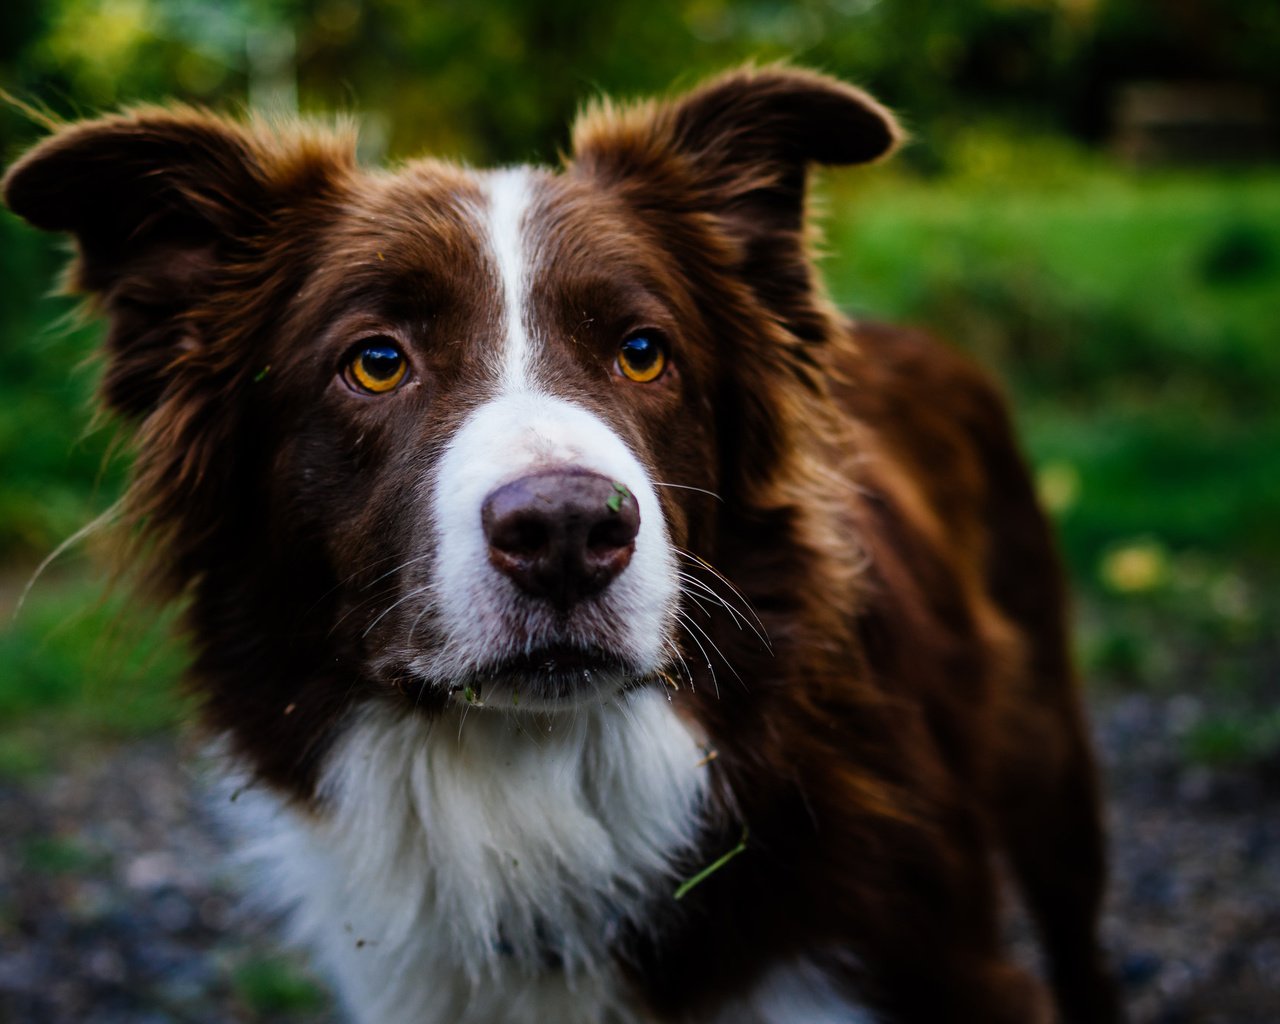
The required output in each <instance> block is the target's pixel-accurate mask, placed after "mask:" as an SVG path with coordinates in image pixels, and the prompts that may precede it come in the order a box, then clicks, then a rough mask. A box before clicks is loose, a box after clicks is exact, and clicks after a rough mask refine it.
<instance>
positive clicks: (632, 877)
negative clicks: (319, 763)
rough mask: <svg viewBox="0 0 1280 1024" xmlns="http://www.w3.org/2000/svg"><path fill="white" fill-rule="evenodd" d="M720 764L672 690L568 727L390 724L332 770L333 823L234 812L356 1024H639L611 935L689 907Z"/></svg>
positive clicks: (462, 720)
mask: <svg viewBox="0 0 1280 1024" xmlns="http://www.w3.org/2000/svg"><path fill="white" fill-rule="evenodd" d="M702 757H703V753H702V750H701V748H700V747H699V744H698V741H697V739H696V738H695V737H694V736H693V735H692V734H691V733H690V732H689V730H688V728H686V726H685V725H684V724H683V723H682V722H681V721H680V720H679V719H678V718H677V716H676V715H675V714H674V713H673V711H672V709H671V707H670V705H669V704H668V703H667V701H666V700H665V698H664V697H663V695H662V694H660V693H657V692H655V691H640V692H637V693H634V694H629V695H626V696H622V697H619V698H617V699H616V700H614V701H612V702H610V703H607V704H605V705H602V706H593V707H590V708H583V709H581V710H579V711H577V712H576V713H569V714H562V715H557V716H555V717H548V716H544V715H536V714H531V715H523V716H509V715H505V714H502V713H497V712H492V711H476V710H472V711H470V713H469V714H467V715H466V716H465V717H459V716H455V715H446V716H444V717H443V718H441V719H438V720H436V721H434V722H426V721H424V720H422V719H419V718H416V717H412V716H410V717H402V716H397V715H393V714H391V713H390V712H388V711H386V710H371V711H368V712H365V713H363V714H362V715H361V716H360V717H359V718H358V719H357V720H356V721H355V722H354V723H353V724H352V726H351V727H350V728H349V729H348V730H347V732H346V733H345V735H344V736H343V738H342V740H341V741H340V743H339V744H338V745H337V747H336V748H335V750H334V751H333V752H332V753H331V754H330V756H329V759H328V768H327V770H326V772H325V774H324V780H323V785H322V793H323V797H324V804H323V806H324V810H323V812H322V813H320V814H314V815H313V814H308V813H303V812H299V811H297V810H294V809H291V808H289V807H286V806H284V805H282V804H281V803H280V802H279V801H277V800H276V799H275V798H273V797H272V796H270V795H268V794H265V793H260V792H258V793H246V794H245V795H244V796H243V797H241V799H240V800H238V801H237V802H236V805H235V806H236V807H237V808H238V809H239V812H240V813H241V814H243V815H245V816H246V818H247V819H248V820H244V821H242V822H241V826H242V828H243V829H244V830H245V831H246V832H247V837H248V838H250V839H251V840H252V843H251V849H250V855H251V857H252V858H253V859H254V860H255V861H256V862H257V863H258V865H259V869H258V874H259V876H260V877H261V878H262V881H263V883H265V884H264V885H263V887H262V891H263V892H264V893H265V894H267V896H268V897H269V898H270V899H271V900H272V901H273V902H276V903H278V904H283V905H285V906H287V907H288V908H289V910H290V921H291V926H292V930H293V932H294V934H295V935H296V937H297V938H298V939H299V940H300V941H302V942H303V943H305V944H306V945H307V946H309V947H310V948H311V949H312V950H313V951H314V952H315V954H316V955H317V956H318V958H319V964H320V966H321V968H322V969H323V970H324V972H325V974H326V976H327V977H328V978H330V979H331V980H332V981H333V982H334V983H335V985H336V987H337V988H338V990H339V992H340V993H341V995H342V998H343V1001H344V1002H345V1003H346V1004H347V1006H348V1008H349V1009H350V1011H351V1014H352V1016H353V1017H354V1018H355V1019H356V1020H358V1021H362V1022H378V1024H399V1022H405V1024H408V1022H413V1024H434V1022H440V1024H525V1022H528V1024H534V1022H544V1021H556V1022H560V1024H577V1022H581V1024H605V1022H608V1024H614V1022H617V1024H632V1022H639V1021H641V1020H643V1018H642V1017H641V1016H638V1014H637V1011H636V1010H635V1009H634V1008H633V1007H631V1006H630V1003H631V1000H630V999H628V998H627V995H626V993H625V992H623V991H622V989H621V988H620V986H619V983H618V979H617V978H616V977H615V975H614V971H613V968H612V965H611V961H610V958H609V956H608V949H609V944H610V940H611V937H612V936H613V934H614V933H615V932H616V930H617V928H618V926H619V924H620V922H622V921H624V920H632V921H643V920H645V916H646V915H645V910H646V905H647V904H648V903H649V901H651V900H655V899H659V900H661V899H671V891H670V886H671V882H670V867H671V864H672V860H673V858H674V857H675V856H676V855H678V854H679V853H680V852H681V851H682V850H685V849H687V848H688V846H689V844H690V842H691V841H692V840H693V838H694V837H695V836H696V834H697V832H698V828H699V825H700V822H701V815H702V814H703V809H704V796H705V793H706V789H707V783H708V779H707V772H708V769H707V767H705V765H702V764H700V762H701V761H702ZM549 961H555V962H556V963H555V966H552V967H549V966H548V965H549Z"/></svg>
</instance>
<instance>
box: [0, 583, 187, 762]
mask: <svg viewBox="0 0 1280 1024" xmlns="http://www.w3.org/2000/svg"><path fill="white" fill-rule="evenodd" d="M172 619H173V615H172V614H171V613H169V614H162V615H156V614H155V612H154V611H153V610H147V609H145V608H141V607H136V606H133V605H131V604H130V603H129V602H128V600H127V599H126V598H125V597H124V596H123V595H119V594H110V593H108V592H106V590H105V589H104V585H103V584H102V583H101V582H100V581H98V580H96V579H95V577H94V576H93V575H92V574H90V573H88V572H87V571H86V569H85V567H84V566H83V565H79V566H72V567H71V568H70V569H69V570H67V571H64V572H63V573H61V574H58V575H50V576H46V577H44V578H42V579H41V580H38V581H37V582H36V583H35V584H34V585H33V587H32V589H31V592H30V594H29V596H28V598H27V601H26V602H25V603H24V604H23V605H22V607H21V609H19V610H18V611H17V613H16V614H14V615H12V617H11V618H10V620H9V621H8V622H7V623H5V625H4V628H3V631H0V776H20V775H26V774H30V773H33V772H38V771H40V770H42V769H43V768H45V767H46V766H48V765H49V764H51V763H53V762H54V761H56V759H57V758H58V757H59V756H61V754H63V753H64V752H65V751H66V750H67V749H69V748H70V747H72V746H74V744H75V743H76V742H77V741H79V740H82V739H85V738H88V737H94V738H107V739H112V738H119V737H131V736H141V735H146V734H149V733H155V732H159V731H162V730H166V729H169V728H172V727H173V725H174V724H175V723H176V722H177V721H179V720H180V719H181V718H182V716H183V715H184V713H185V711H186V704H185V701H184V699H183V698H182V696H181V695H180V692H179V690H178V688H177V687H176V686H175V680H177V679H178V678H179V676H180V675H181V673H182V666H183V664H184V663H185V654H184V652H183V650H182V647H181V645H180V644H179V643H178V642H177V641H176V640H174V639H173V636H172V628H171V623H172Z"/></svg>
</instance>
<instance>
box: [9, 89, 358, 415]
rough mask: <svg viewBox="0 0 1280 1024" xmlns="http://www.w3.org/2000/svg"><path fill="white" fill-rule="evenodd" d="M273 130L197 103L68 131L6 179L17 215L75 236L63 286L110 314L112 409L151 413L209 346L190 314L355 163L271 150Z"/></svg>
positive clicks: (301, 149)
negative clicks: (275, 224)
mask: <svg viewBox="0 0 1280 1024" xmlns="http://www.w3.org/2000/svg"><path fill="white" fill-rule="evenodd" d="M265 135H266V133H265V132H264V131H262V130H261V129H255V128H254V127H253V126H245V125H240V124H237V123H235V122H232V121H229V120H225V119H222V118H218V117H215V116H213V115H210V114H206V113H203V112H200V111H196V110H192V109H188V108H180V107H179V108H172V109H170V108H144V109H140V110H136V111H134V112H132V113H128V114H123V115H117V116H112V117H105V118H101V119H99V120H94V121H86V122H80V123H76V124H71V125H68V126H66V127H63V128H61V129H59V130H57V131H56V132H55V133H54V134H53V135H51V136H50V137H49V138H46V139H45V140H43V141H42V142H40V143H39V144H38V145H36V146H35V147H34V148H33V149H32V150H31V151H30V152H28V153H27V154H26V155H25V156H23V157H22V158H21V159H20V160H18V161H17V163H15V164H14V165H13V166H12V167H11V168H10V169H9V171H8V173H7V174H6V175H5V177H4V181H3V185H2V186H0V187H2V189H3V194H4V201H5V202H6V204H7V205H8V206H9V208H10V209H11V210H13V212H14V213H16V214H18V216H20V217H23V218H24V219H26V220H27V221H29V222H30V223H31V224H33V225H35V226H36V227H38V228H42V229H44V230H46V231H64V232H67V233H69V234H71V235H72V236H74V238H75V240H76V243H77V250H78V251H77V258H76V260H75V262H74V263H73V265H72V267H71V268H70V272H69V275H68V285H69V288H70V290H72V291H77V292H87V293H89V294H91V295H92V296H93V297H94V298H95V300H96V301H97V302H98V304H99V305H100V306H101V308H102V309H103V310H104V311H105V312H106V313H107V314H108V316H109V318H110V322H111V330H110V334H109V335H108V338H107V349H108V354H109V356H110V359H109V362H108V366H107V372H106V376H105V378H104V381H103V393H104V397H105V399H106V401H107V402H108V404H109V405H111V406H112V407H114V408H115V409H116V410H118V411H120V412H122V413H125V414H126V415H129V416H134V417H140V416H144V415H146V414H147V412H149V411H150V410H151V409H152V408H153V407H154V406H155V404H156V403H157V401H158V400H159V398H160V396H161V394H162V393H163V391H164V388H165V386H166V383H167V380H168V378H169V375H170V371H171V368H172V367H173V366H174V364H175V362H176V361H177V360H178V359H179V358H180V357H182V356H184V355H185V354H187V353H190V352H192V351H193V350H196V349H198V348H200V346H201V345H202V343H203V342H204V340H205V339H203V338H202V337H201V334H200V326H199V322H198V321H199V317H197V316H193V313H194V312H195V311H196V309H197V308H198V307H199V305H200V304H201V302H202V301H204V300H205V299H207V298H208V297H209V294H210V290H211V289H210V285H211V284H212V283H213V282H214V280H215V279H216V278H217V276H218V275H219V274H220V273H223V272H225V270H226V268H228V267H229V266H232V265H233V264H235V265H239V266H243V264H244V261H245V260H246V258H247V255H248V253H247V250H249V249H250V248H252V246H253V245H254V243H255V242H258V243H260V241H261V239H262V238H263V237H264V235H266V234H267V233H268V231H269V228H270V225H271V222H272V220H273V218H274V217H275V215H276V211H278V210H279V209H281V208H283V207H284V206H285V205H287V204H289V203H291V202H297V201H298V200H299V199H301V198H302V196H303V194H304V193H308V192H314V191H315V190H316V189H317V188H319V187H322V186H323V184H324V181H325V180H326V179H327V178H329V177H331V176H332V175H333V174H334V172H339V171H341V170H344V169H345V168H346V167H348V166H350V165H351V164H352V163H353V159H352V157H351V152H350V150H349V149H347V148H345V147H343V146H341V145H336V146H335V145H329V146H328V147H324V146H322V145H321V143H320V140H319V138H318V137H305V136H303V135H301V134H299V135H298V137H297V138H296V139H293V140H291V141H292V144H291V145H281V144H279V141H278V140H277V141H276V143H275V144H274V145H268V144H264V140H265ZM328 141H329V142H330V143H333V142H335V141H338V142H340V140H336V139H333V138H332V137H331V138H330V139H329V140H328ZM325 148H327V150H328V151H327V152H322V151H321V150H322V149H325Z"/></svg>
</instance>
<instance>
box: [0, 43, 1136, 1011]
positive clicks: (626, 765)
mask: <svg viewBox="0 0 1280 1024" xmlns="http://www.w3.org/2000/svg"><path fill="white" fill-rule="evenodd" d="M899 138H900V132H899V129H898V128H897V126H896V125H895V122H894V120H893V118H892V116H891V115H890V113H889V112H888V111H886V110H885V109H884V108H883V107H882V106H880V105H879V104H878V103H876V102H875V101H874V100H873V99H871V98H870V97H869V96H867V95H866V94H865V93H863V92H861V91H859V90H858V89H855V88H852V87H850V86H848V85H845V84H843V83H841V82H839V81H836V80H833V79H831V78H827V77H824V76H822V75H818V74H815V73H811V72H806V71H802V70H796V69H792V68H788V67H785V66H777V67H769V68H764V69H746V70H739V71H735V72H731V73H729V74H726V75H723V76H721V77H718V78H715V79H713V80H711V81H710V82H708V83H706V84H704V85H702V86H701V87H699V88H696V89H694V90H693V91H691V92H689V93H687V94H685V95H682V96H679V97H676V98H674V99H671V100H665V101H651V102H642V103H637V104H633V105H615V104H612V103H609V102H607V101H602V102H599V103H596V104H595V105H593V106H591V107H590V108H589V109H587V110H586V112H585V113H584V114H583V115H582V116H581V117H580V118H579V119H578V121H577V123H576V125H575V127H574V130H573V136H572V145H571V152H570V154H569V155H568V156H566V157H565V158H564V160H563V162H562V165H561V166H559V167H557V168H544V167H527V166H521V167H511V168H506V169H502V170H497V171H474V170H471V169H468V168H464V167H460V166H457V165H454V164H449V163H443V162H437V161H433V160H418V161H413V162H410V163H407V164H405V165H404V166H402V167H400V168H399V169H397V170H394V171H387V170H374V169H369V168H364V167H361V166H358V165H357V164H356V162H355V159H354V156H353V153H354V146H353V140H352V138H351V137H350V134H349V133H347V132H344V131H341V130H331V129H323V128H319V127H315V126H306V125H300V124H284V125H280V124H275V125H272V124H266V123H262V122H259V121H250V122H248V123H241V122H236V121H232V120H228V119H225V118H222V117H217V116H213V115H210V114H208V113H205V112H201V111H196V110H192V109H188V108H182V107H148V108H141V109H136V110H133V111H131V112H129V113H126V114H122V115H119V116H112V117H103V118H101V119H97V120H89V121H84V122H79V123H75V124H68V125H64V126H58V127H56V129H55V130H54V131H53V133H52V134H51V136H50V137H49V138H46V139H45V140H44V141H42V142H41V143H39V144H38V145H37V146H35V148H34V149H32V150H31V151H30V152H29V153H27V154H26V155H25V156H24V157H23V158H22V159H20V160H19V161H18V162H17V163H16V164H15V165H14V166H13V167H12V168H11V169H10V171H9V172H8V175H7V177H6V178H5V180H4V196H5V200H6V201H7V203H8V204H9V206H10V207H11V208H12V209H13V210H14V211H15V212H16V213H17V214H18V215H20V216H22V217H24V218H25V219H27V220H28V221H30V222H31V223H32V224H34V225H35V226H37V227H39V228H43V229H45V230H48V231H59V232H68V233H70V234H71V235H73V236H74V238H75V241H76V243H77V255H76V258H75V262H74V265H73V267H72V269H71V272H70V285H71V288H72V289H73V290H74V291H76V292H80V293H83V294H87V295H88V296H90V297H91V300H92V302H93V303H94V305H95V308H96V309H97V310H99V311H100V312H101V313H102V314H103V315H104V316H105V318H106V319H107V320H108V322H109V324H110V329H109V332H108V334H107V337H106V341H105V349H106V370H105V376H104V378H103V381H102V389H101V395H102V400H103V402H104V403H105V405H106V406H107V407H108V408H109V409H110V410H112V411H113V412H114V413H116V414H117V415H118V416H120V417H122V418H123V419H124V420H125V421H126V422H127V423H129V424H131V425H132V428H133V430H134V436H135V437H136V464H135V466H134V470H133V475H132V479H131V484H130V487H129V490H128V494H127V497H126V499H125V505H124V509H125V514H124V519H125V534H126V535H127V537H129V538H130V539H131V543H132V552H133V554H132V555H131V558H132V559H133V560H134V561H136V562H137V563H138V564H139V565H140V566H142V567H143V571H144V572H146V573H148V574H149V578H150V579H151V580H152V581H153V582H155V583H157V584H158V585H159V586H160V587H161V588H162V590H163V592H164V593H166V594H167V595H169V596H170V597H174V598H181V599H182V600H183V601H184V602H185V603H186V608H187V623H188V627H189V631H190V635H191V639H192V642H193V649H194V663H193V666H192V668H191V672H190V685H191V687H192V688H193V690H194V692H195V693H196V694H198V696H199V698H200V701H201V722H202V724H203V726H204V727H205V728H206V729H207V730H208V732H209V734H210V735H211V736H212V737H214V738H216V739H217V741H218V742H219V743H220V744H221V746H222V748H223V749H224V750H225V751H226V753H227V756H228V758H229V759H230V761H231V762H232V763H233V765H234V766H235V767H234V770H235V771H238V772H241V773H243V774H244V775H245V776H246V777H247V778H248V779H250V780H251V783H252V784H251V787H250V792H248V793H246V794H244V795H243V796H242V797H241V798H240V799H239V800H237V801H236V805H235V809H236V810H238V811H241V812H242V813H243V814H244V815H245V816H246V819H247V821H248V822H249V824H248V826H247V831H248V832H250V833H251V837H252V840H253V844H254V846H255V848H256V851H257V854H258V858H259V860H260V862H261V864H262V866H263V871H264V873H265V879H266V882H265V887H266V889H267V891H269V892H270V893H271V894H272V895H273V897H274V898H276V899H278V900H279V902H280V903H281V905H282V906H287V907H288V908H290V910H291V918H290V919H291V922H292V928H293V930H294V932H295V933H296V935H297V937H298V939H299V940H301V941H302V942H304V943H305V944H306V945H308V946H309V947H310V948H311V949H312V950H313V951H314V953H315V955H316V957H317V958H318V963H319V964H320V965H321V968H322V970H323V971H324V972H325V974H326V976H327V977H328V978H329V979H331V981H332V982H333V984H334V986H335V987H336V989H337V990H338V992H339V993H340V995H341V998H342V1000H343V1002H344V1004H345V1005H346V1006H347V1008H348V1009H349V1012H350V1014H351V1016H352V1017H353V1018H355V1019H356V1020H359V1021H363V1022H370V1024H397V1022H405V1024H408V1022H413V1024H433V1022H438V1024H504V1022H506V1024H523V1022H548V1021H555V1022H564V1024H578V1022H581V1024H604V1022H609V1024H638V1022H700V1024H705V1022H724V1024H730V1022H732V1024H740V1022H755V1024H819V1022H821V1024H828V1022H870V1021H876V1022H880V1024H908V1022H921V1024H924V1022H928V1024H937V1022H940V1021H949V1022H975V1024H977V1022H980V1024H1029V1022H1049V1021H1053V1020H1062V1021H1072V1022H1088V1024H1099V1022H1105V1021H1111V1020H1114V1019H1115V1018H1116V1014H1117V1010H1116V1005H1115V1001H1114V996H1113V994H1112V986H1111V984H1110V982H1109V979H1108V975H1107V972H1106V970H1105V968H1104V966H1103V960H1102V956H1101V954H1100V950H1099V946H1098V943H1097V940H1096V926H1097V917H1098V909H1099V902H1100V899H1101V894H1102V889H1103V875H1104V869H1103V853H1102V845H1103V844H1102V831H1101V827H1100V824H1099V810H1098V797H1097V792H1096V790H1097V785H1096V777H1095V769H1094V765H1093V759H1092V756H1091V753H1090V750H1089V745H1088V741H1087V738H1086V730H1085V727H1084V724H1083V721H1082V714H1081V707H1080V698H1079V694H1078V692H1077V689H1076V686H1075V683H1074V680H1073V676H1072V671H1071V668H1070V665H1069V659H1068V651H1067V640H1066V635H1065V632H1064V624H1063V619H1064V608H1063V606H1064V598H1063V590H1062V585H1061V580H1060V573H1059V569H1058V564H1057V561H1056V558H1055V555H1054V553H1053V550H1052V546H1051V542H1050V537H1049V532H1048V530H1047V528H1046V524H1045V520H1044V518H1043V516H1042V514H1041V512H1040V511H1039V510H1038V508H1037V505H1036V502H1035V498H1034V496H1033V492H1032V487H1031V485H1030V484H1029V482H1028V477H1027V473H1026V471H1025V469H1024V466H1023V464H1022V461H1021V459H1020V457H1019V455H1018V454H1017V451H1016V447H1015V444H1014V441H1013V439H1012V437H1011V433H1010V426H1009V420H1008V417H1007V414H1006V411H1005V408H1004V406H1003V403H1002V401H1001V399H1000V398H999V396H998V395H997V393H996V392H995V391H994V390H993V388H992V386H991V385H990V384H989V383H988V381H987V380H986V378H985V377H984V376H983V375H982V374H981V373H980V372H979V371H978V370H976V369H975V368H974V367H973V366H971V365H970V364H969V362H967V361H966V360H965V359H964V358H962V357H961V356H959V355H957V354H956V353H955V352H953V351H951V350H950V349H948V348H946V347H942V346H940V345H939V344H937V343H935V342H934V341H932V340H930V339H929V338H927V337H925V336H923V335H921V334H920V333H917V332H912V331H904V330H899V329H894V328H889V327H885V326H878V325H875V324H872V323H864V322H859V321H851V320H849V319H847V318H845V317H843V316H842V315H841V314H840V313H839V312H837V310H836V309H835V308H833V306H832V305H831V303H830V302H829V301H828V299H827V297H826V295H825V292H824V290H823V285H822V281H821V278H820V277H819V275H818V272H817V271H816V269H815V267H814V263H813V260H812V253H811V245H810V241H811V239H810V235H809V233H808V231H807V225H806V216H805V200H806V179H807V174H808V169H809V167H810V166H811V165H814V164H826V165H848V164H859V163H864V162H868V161H873V160H876V159H878V158H880V157H883V156H885V155H886V154H888V153H889V152H890V151H891V150H893V149H894V148H895V146H896V144H897V143H898V141H899ZM997 854H1000V855H1003V857H1004V858H1005V860H1006V862H1007V863H1008V865H1009V867H1010V872H1011V874H1012V876H1013V877H1014V878H1015V879H1016V880H1017V882H1018V883H1020V886H1021V890H1022V893H1023V896H1024V898H1025V902H1026V905H1027V907H1028V908H1029V911H1030V914H1031V917H1032V918H1033V920H1034V921H1035V923H1036V925H1037V926H1038V929H1039V933H1040V936H1041V938H1042V940H1043V945H1044V949H1045V952H1046V954H1047V971H1046V975H1047V983H1042V982H1041V981H1039V980H1037V979H1035V978H1033V977H1032V976H1031V975H1030V974H1028V973H1027V972H1025V971H1024V970H1022V969H1020V968H1019V967H1017V966H1015V965H1014V964H1012V963H1011V962H1010V960H1009V959H1008V957H1007V953H1006V951H1005V950H1004V948H1003V946H1002V942H1001V927H1000V914H999V905H998V904H999V900H998V890H999V885H998V878H999V877H1000V873H999V870H998V866H997V860H996V855H997Z"/></svg>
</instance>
